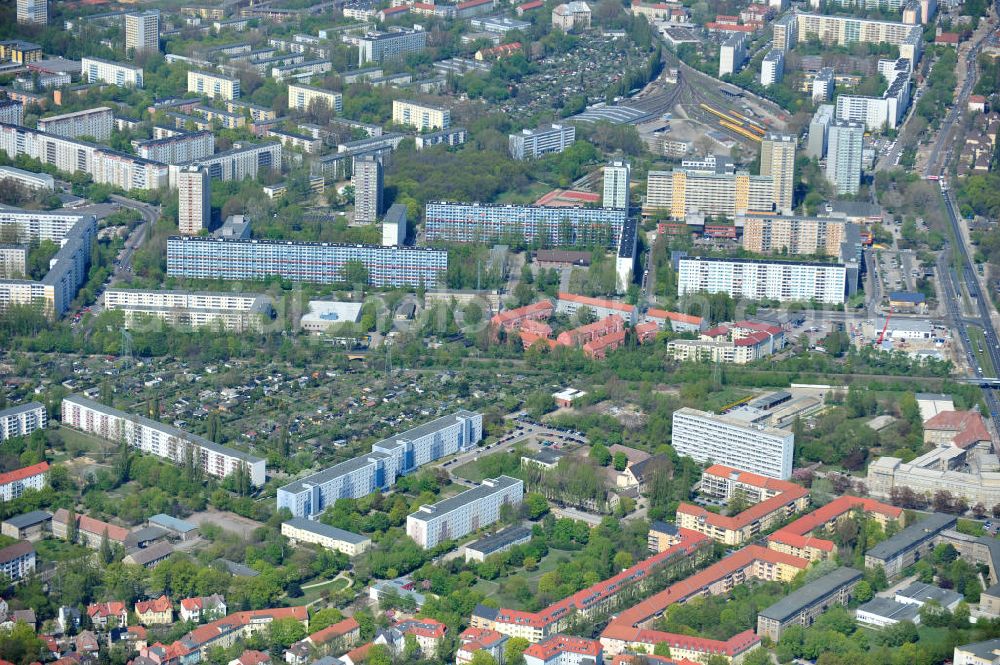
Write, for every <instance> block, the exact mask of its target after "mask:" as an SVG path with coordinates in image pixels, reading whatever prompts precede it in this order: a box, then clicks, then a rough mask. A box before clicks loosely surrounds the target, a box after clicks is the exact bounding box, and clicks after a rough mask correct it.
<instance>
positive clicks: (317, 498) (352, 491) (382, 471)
mask: <svg viewBox="0 0 1000 665" xmlns="http://www.w3.org/2000/svg"><path fill="white" fill-rule="evenodd" d="M482 437H483V415H482V414H481V413H473V412H471V411H466V410H464V409H462V410H459V411H456V412H455V413H453V414H451V415H447V416H442V417H441V418H438V419H437V420H432V421H430V422H428V423H424V424H423V425H419V426H417V427H414V428H413V429H410V430H407V431H405V432H402V433H400V434H397V435H395V436H392V437H389V438H388V439H383V440H381V441H379V442H377V443H375V444H374V445H373V446H372V450H371V452H370V453H368V454H367V455H361V456H359V457H355V458H353V459H349V460H347V461H346V462H341V463H339V464H335V465H333V466H331V467H329V468H327V469H324V470H323V471H320V472H318V473H314V474H312V475H309V476H306V477H305V478H302V479H300V480H296V481H295V482H293V483H290V484H288V485H285V486H284V487H280V488H278V508H279V509H280V508H288V509H289V510H290V511H292V515H293V516H295V517H309V518H312V517H314V516H317V515H319V514H321V513H322V512H323V511H324V510H326V508H327V507H328V506H332V505H333V504H334V503H335V502H336V500H337V499H342V498H346V499H358V498H360V497H363V496H365V495H367V494H370V493H372V492H374V491H376V490H379V489H385V488H388V487H391V486H392V485H393V484H394V483H395V482H396V479H397V478H398V477H399V476H403V475H406V474H408V473H410V472H411V471H414V470H415V469H417V468H419V467H421V466H423V465H424V464H427V463H429V462H433V461H434V460H436V459H440V458H442V457H444V456H446V455H452V454H454V453H457V452H460V451H463V450H466V449H467V448H470V447H472V446H474V445H476V443H478V442H479V440H480V439H482Z"/></svg>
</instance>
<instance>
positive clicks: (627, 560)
mask: <svg viewBox="0 0 1000 665" xmlns="http://www.w3.org/2000/svg"><path fill="white" fill-rule="evenodd" d="M614 565H615V568H616V569H617V570H624V569H626V568H628V567H629V566H631V565H632V553H631V552H616V553H615V557H614Z"/></svg>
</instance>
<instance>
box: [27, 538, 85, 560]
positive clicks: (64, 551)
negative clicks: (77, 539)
mask: <svg viewBox="0 0 1000 665" xmlns="http://www.w3.org/2000/svg"><path fill="white" fill-rule="evenodd" d="M35 551H36V552H37V553H38V557H39V558H40V559H42V560H43V561H73V560H75V559H80V558H82V557H86V556H90V555H91V554H93V550H91V549H90V548H87V547H84V546H83V545H74V544H73V543H68V542H66V541H65V540H59V539H56V538H47V539H45V540H39V541H38V542H37V543H35Z"/></svg>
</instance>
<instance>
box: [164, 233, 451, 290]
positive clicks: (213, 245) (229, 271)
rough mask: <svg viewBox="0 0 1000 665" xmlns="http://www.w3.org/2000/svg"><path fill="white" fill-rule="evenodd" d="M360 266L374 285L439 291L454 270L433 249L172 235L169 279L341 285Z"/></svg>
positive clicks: (443, 252)
mask: <svg viewBox="0 0 1000 665" xmlns="http://www.w3.org/2000/svg"><path fill="white" fill-rule="evenodd" d="M353 261H358V262H360V263H361V264H363V265H364V267H365V269H366V270H367V271H368V281H369V283H370V284H372V285H373V286H410V287H419V286H421V285H423V286H424V287H426V288H431V287H434V286H437V285H438V283H439V281H442V280H443V279H444V275H445V272H446V271H447V270H448V252H447V251H446V250H440V249H431V248H429V247H383V246H381V245H345V244H336V243H319V242H291V241H277V240H238V239H223V238H200V237H181V236H171V237H170V238H168V239H167V274H168V275H170V276H171V277H191V278H196V279H223V280H254V281H264V280H268V279H271V278H273V277H281V278H283V279H287V280H290V281H294V282H313V283H316V284H340V283H343V282H345V281H346V274H345V272H344V267H345V265H346V264H348V263H350V262H353Z"/></svg>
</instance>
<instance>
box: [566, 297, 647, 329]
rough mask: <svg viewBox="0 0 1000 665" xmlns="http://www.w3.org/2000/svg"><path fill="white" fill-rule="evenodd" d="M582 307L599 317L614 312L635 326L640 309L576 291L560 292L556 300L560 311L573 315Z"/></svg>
mask: <svg viewBox="0 0 1000 665" xmlns="http://www.w3.org/2000/svg"><path fill="white" fill-rule="evenodd" d="M581 307H587V308H588V309H590V311H591V312H593V314H594V317H595V318H598V319H604V318H607V317H609V316H611V315H612V314H616V315H618V316H620V317H621V318H623V319H624V320H626V321H628V324H629V325H630V326H634V325H635V324H636V323H637V321H638V318H637V315H638V310H636V308H635V306H634V305H629V304H628V303H623V302H618V301H616V300H605V299H604V298H588V297H587V296H578V295H576V294H574V293H565V292H563V291H560V292H559V297H558V299H557V300H556V311H557V312H558V313H560V314H566V315H567V316H570V317H573V316H576V313H577V311H578V310H579V309H580V308H581Z"/></svg>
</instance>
